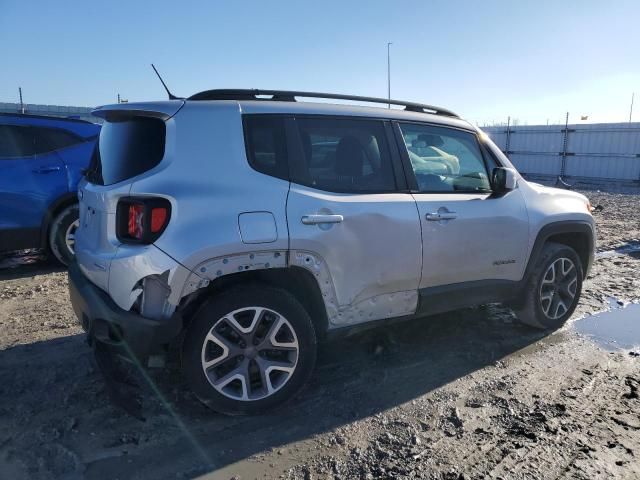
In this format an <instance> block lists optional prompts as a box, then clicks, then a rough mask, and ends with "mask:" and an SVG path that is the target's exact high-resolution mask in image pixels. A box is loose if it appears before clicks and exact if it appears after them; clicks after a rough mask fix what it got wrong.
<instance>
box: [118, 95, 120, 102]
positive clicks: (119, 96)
mask: <svg viewBox="0 0 640 480" xmlns="http://www.w3.org/2000/svg"><path fill="white" fill-rule="evenodd" d="M118 103H120V94H118Z"/></svg>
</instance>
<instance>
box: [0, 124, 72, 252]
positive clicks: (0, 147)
mask: <svg viewBox="0 0 640 480" xmlns="http://www.w3.org/2000/svg"><path fill="white" fill-rule="evenodd" d="M43 150H45V151H43ZM46 150H48V149H47V148H42V146H41V145H38V140H37V138H36V129H34V128H32V127H28V126H21V125H0V250H1V251H8V250H17V249H22V248H31V247H36V246H38V245H39V243H40V227H41V224H42V220H43V218H44V215H45V213H46V211H47V207H48V206H49V205H50V204H51V203H52V202H53V201H54V200H55V199H57V198H59V197H60V196H62V195H63V194H65V193H66V192H67V191H68V180H67V173H66V169H65V165H64V163H63V161H62V159H61V158H60V155H59V154H58V153H57V152H56V151H46Z"/></svg>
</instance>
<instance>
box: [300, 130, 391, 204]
mask: <svg viewBox="0 0 640 480" xmlns="http://www.w3.org/2000/svg"><path fill="white" fill-rule="evenodd" d="M296 123H297V125H298V131H299V136H300V141H301V142H302V157H303V158H301V159H295V160H296V165H295V167H296V168H294V169H292V179H291V180H292V181H293V182H295V183H299V184H301V185H307V186H310V187H313V188H317V189H319V190H325V191H329V192H342V193H367V192H385V191H393V190H395V188H396V183H395V177H394V176H393V167H392V165H391V156H390V154H389V148H388V145H387V141H386V137H385V130H384V125H383V123H382V122H380V121H377V120H352V119H335V118H326V119H325V118H298V119H296Z"/></svg>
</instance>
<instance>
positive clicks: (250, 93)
mask: <svg viewBox="0 0 640 480" xmlns="http://www.w3.org/2000/svg"><path fill="white" fill-rule="evenodd" d="M261 97H271V98H261ZM296 97H303V98H327V99H335V100H351V101H355V102H365V103H383V104H391V105H399V106H402V107H404V109H405V110H407V111H410V112H420V113H433V114H436V115H444V116H447V117H458V115H456V114H455V113H453V112H452V111H451V110H447V109H445V108H441V107H434V106H433V105H425V104H422V103H415V102H405V101H402V100H393V99H388V98H379V97H360V96H357V95H342V94H339V93H318V92H297V91H291V90H258V89H220V90H205V91H204V92H200V93H196V94H195V95H192V96H190V97H189V98H187V100H272V101H283V102H295V101H296Z"/></svg>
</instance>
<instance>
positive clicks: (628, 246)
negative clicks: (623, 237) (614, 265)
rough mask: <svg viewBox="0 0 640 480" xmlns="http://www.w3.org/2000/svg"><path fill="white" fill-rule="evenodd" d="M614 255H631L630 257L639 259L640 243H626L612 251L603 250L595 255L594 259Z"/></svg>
mask: <svg viewBox="0 0 640 480" xmlns="http://www.w3.org/2000/svg"><path fill="white" fill-rule="evenodd" d="M614 255H631V256H632V257H636V258H639V257H640V242H636V241H633V242H627V243H625V244H624V245H621V246H620V247H618V248H614V249H613V250H604V251H602V252H597V253H596V258H608V257H613V256H614Z"/></svg>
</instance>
